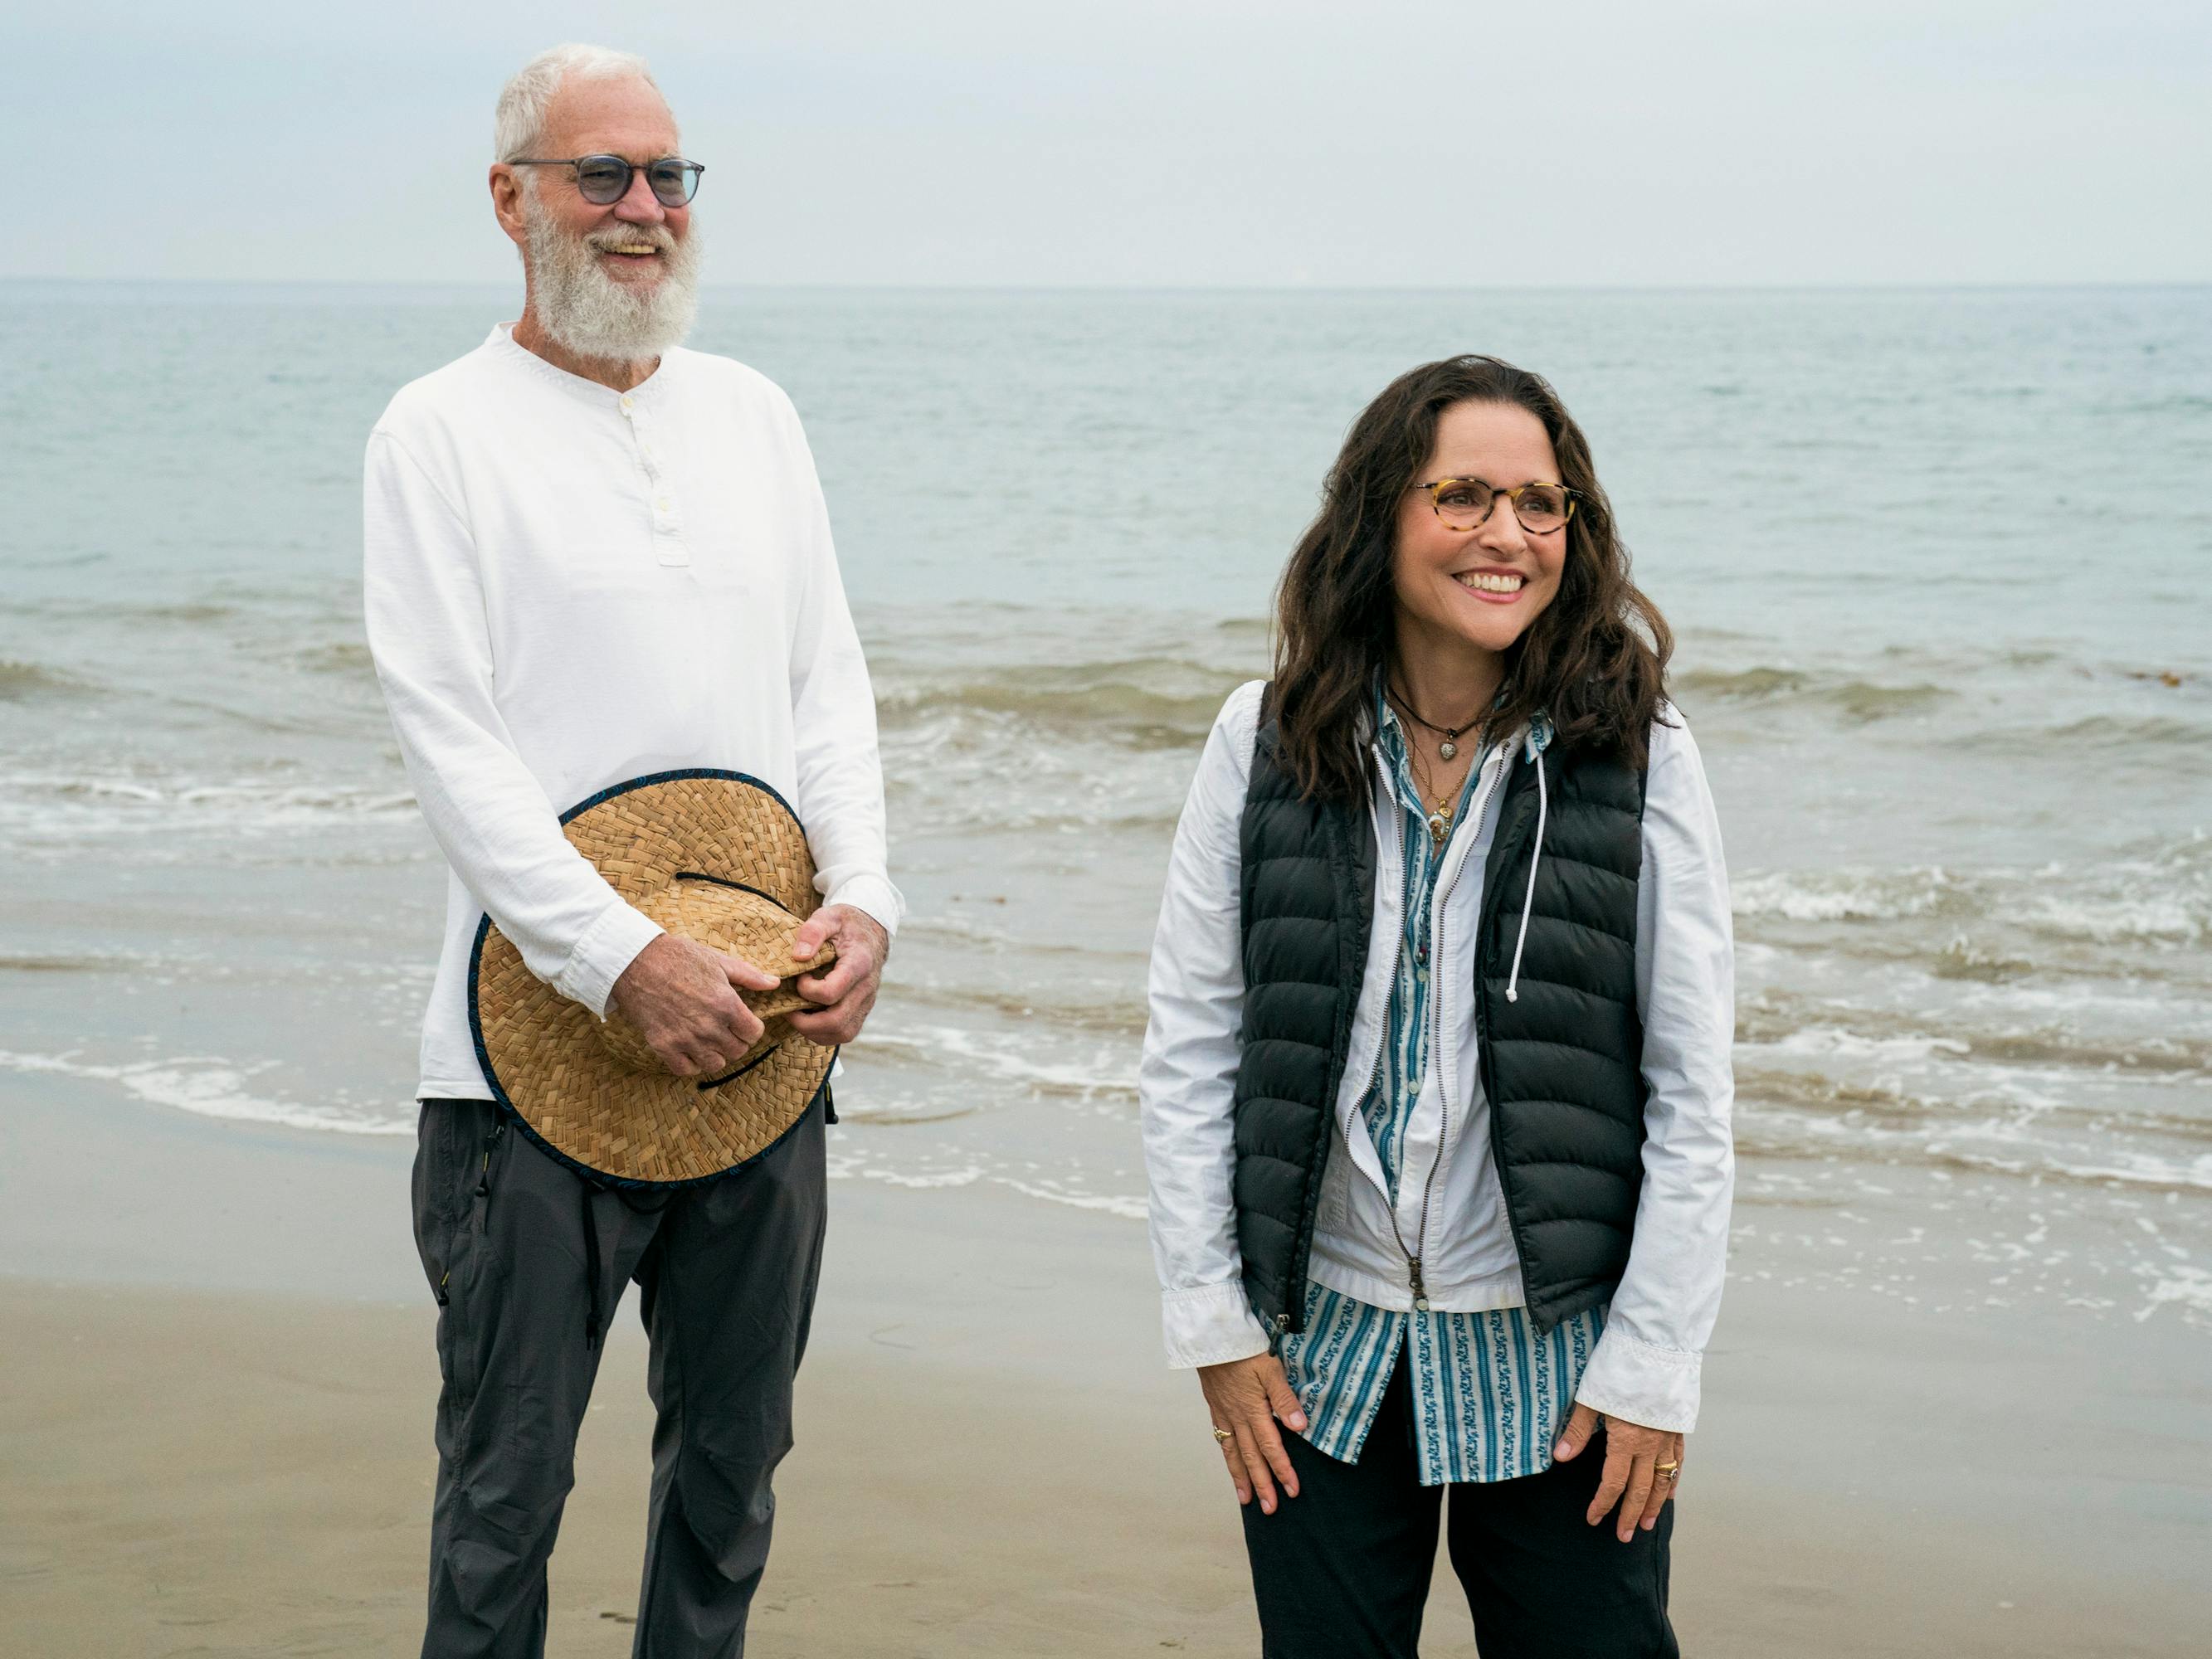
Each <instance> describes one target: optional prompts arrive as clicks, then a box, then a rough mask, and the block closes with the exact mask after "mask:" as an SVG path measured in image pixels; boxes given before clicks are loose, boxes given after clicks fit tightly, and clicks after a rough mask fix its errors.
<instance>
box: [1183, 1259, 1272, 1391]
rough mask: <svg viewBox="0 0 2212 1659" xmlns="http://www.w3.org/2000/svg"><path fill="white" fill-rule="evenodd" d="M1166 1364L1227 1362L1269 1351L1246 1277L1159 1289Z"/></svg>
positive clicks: (1189, 1366)
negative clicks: (1247, 1292) (1181, 1288)
mask: <svg viewBox="0 0 2212 1659" xmlns="http://www.w3.org/2000/svg"><path fill="white" fill-rule="evenodd" d="M1160 1325H1161V1329H1162V1331H1163V1333H1164V1335H1165V1336H1166V1338H1167V1347H1168V1364H1170V1366H1172V1367H1174V1368H1175V1369H1176V1370H1193V1369H1194V1368H1195V1367H1197V1366H1200V1365H1224V1364H1228V1363H1229V1361H1231V1360H1232V1359H1249V1358H1252V1357H1253V1356H1254V1355H1255V1354H1263V1353H1265V1352H1267V1328H1266V1327H1265V1326H1263V1325H1261V1323H1260V1322H1259V1321H1258V1320H1257V1319H1256V1318H1255V1317H1254V1316H1253V1314H1252V1304H1250V1303H1249V1302H1247V1301H1246V1300H1245V1299H1244V1286H1243V1284H1242V1282H1240V1281H1237V1280H1234V1279H1232V1280H1231V1281H1230V1282H1229V1283H1228V1284H1226V1285H1200V1286H1199V1287H1198V1288H1197V1289H1196V1290H1191V1291H1161V1292H1160Z"/></svg>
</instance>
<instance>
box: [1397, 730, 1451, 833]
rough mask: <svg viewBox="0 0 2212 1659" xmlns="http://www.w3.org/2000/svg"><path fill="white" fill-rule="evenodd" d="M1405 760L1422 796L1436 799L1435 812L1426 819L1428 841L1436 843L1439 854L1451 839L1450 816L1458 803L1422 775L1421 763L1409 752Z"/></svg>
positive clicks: (1447, 758)
mask: <svg viewBox="0 0 2212 1659" xmlns="http://www.w3.org/2000/svg"><path fill="white" fill-rule="evenodd" d="M1406 758H1407V760H1408V761H1412V762H1413V781H1414V782H1416V783H1417V784H1419V786H1420V789H1421V793H1422V794H1423V796H1429V795H1434V796H1435V797H1436V798H1437V810H1436V811H1433V812H1431V813H1430V814H1429V817H1428V825H1429V839H1430V840H1431V841H1432V842H1435V843H1436V850H1437V851H1438V852H1439V853H1441V852H1442V851H1443V846H1444V843H1445V842H1447V841H1449V840H1450V839H1451V827H1452V814H1453V813H1454V812H1455V811H1458V810H1459V806H1458V803H1457V802H1455V801H1454V800H1453V799H1452V798H1451V797H1450V796H1449V794H1447V793H1444V792H1443V791H1442V790H1440V789H1437V787H1435V786H1434V785H1433V784H1431V782H1430V781H1429V780H1428V779H1427V778H1426V777H1425V776H1424V775H1423V774H1422V770H1421V763H1419V761H1418V760H1414V759H1413V751H1412V750H1407V751H1406ZM1444 758H1445V759H1446V760H1449V759H1450V758H1451V757H1450V756H1449V755H1447V756H1445V757H1444Z"/></svg>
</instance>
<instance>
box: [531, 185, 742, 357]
mask: <svg viewBox="0 0 2212 1659" xmlns="http://www.w3.org/2000/svg"><path fill="white" fill-rule="evenodd" d="M522 220H523V224H524V227H525V228H526V231H527V233H528V236H529V243H530V246H529V249H528V254H527V258H528V266H529V273H530V287H531V299H532V302H533V303H534V304H535V306H536V307H537V309H538V323H539V324H540V325H542V326H543V327H544V330H545V332H546V335H547V337H549V338H550V339H551V340H552V342H553V343H555V344H556V345H557V346H559V347H561V348H562V349H563V350H566V351H573V352H574V353H575V354H576V356H579V357H596V358H600V359H604V360H606V361H609V362H620V363H635V362H644V361H646V360H647V358H650V357H658V356H659V355H660V354H661V353H662V352H664V351H665V350H667V349H669V348H670V347H671V346H673V345H676V344H678V343H681V342H682V340H683V338H684V336H685V335H686V334H689V333H690V331H691V324H692V321H693V319H695V318H696V317H697V315H698V313H699V255H700V252H701V248H700V242H699V233H698V231H697V230H696V228H694V229H690V230H687V231H686V233H685V234H684V236H683V237H682V238H681V239H680V240H679V239H677V238H672V237H671V236H670V235H669V234H668V233H667V232H666V231H665V230H663V229H660V228H657V227H655V228H648V229H646V230H644V231H642V232H641V233H639V240H645V241H650V242H653V243H656V244H658V245H659V246H660V247H661V249H662V250H663V252H662V253H661V256H660V257H661V259H662V261H663V269H662V271H661V277H660V280H659V282H658V283H654V284H653V287H651V288H650V289H645V288H632V287H630V286H629V284H628V283H620V282H617V281H616V280H615V279H614V278H613V277H612V276H608V275H607V273H606V272H605V270H602V269H601V268H600V265H599V256H598V255H597V254H596V253H595V252H593V251H592V246H591V239H590V238H588V237H582V236H571V235H568V234H566V233H564V232H563V231H562V230H561V229H560V228H557V227H556V225H554V223H553V222H552V221H551V219H550V216H548V215H547V214H546V213H545V212H544V210H543V209H541V208H540V207H538V204H537V203H536V202H535V201H532V200H531V199H530V197H529V196H528V195H527V194H526V195H525V197H524V201H523V209H522ZM593 234H596V235H601V236H605V237H607V238H608V239H609V240H612V238H613V235H614V233H612V232H595V233H593Z"/></svg>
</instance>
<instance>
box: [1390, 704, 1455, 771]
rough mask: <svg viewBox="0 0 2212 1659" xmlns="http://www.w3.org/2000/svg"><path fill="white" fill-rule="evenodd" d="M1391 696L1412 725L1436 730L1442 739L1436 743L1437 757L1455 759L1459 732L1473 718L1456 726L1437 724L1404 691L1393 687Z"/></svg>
mask: <svg viewBox="0 0 2212 1659" xmlns="http://www.w3.org/2000/svg"><path fill="white" fill-rule="evenodd" d="M1392 696H1393V699H1394V701H1395V702H1396V703H1397V705H1398V707H1399V708H1400V709H1401V710H1402V711H1403V712H1404V714H1406V716H1407V719H1409V720H1412V721H1413V724H1414V725H1416V726H1421V727H1423V728H1424V729H1425V730H1427V731H1431V732H1437V734H1438V735H1439V737H1440V738H1441V739H1442V741H1440V742H1439V743H1438V744H1437V755H1438V757H1441V758H1442V759H1444V760H1455V759H1457V758H1458V757H1459V734H1460V733H1461V732H1464V731H1466V730H1467V728H1468V726H1473V725H1474V719H1473V718H1469V719H1467V720H1462V721H1461V722H1460V723H1459V724H1458V725H1457V726H1438V725H1437V723H1436V722H1435V721H1434V720H1431V719H1429V718H1428V717H1427V716H1426V715H1425V714H1422V713H1421V711H1420V710H1419V709H1418V708H1414V707H1413V699H1412V698H1411V697H1409V696H1406V694H1405V693H1404V692H1402V691H1399V690H1395V688H1394V689H1393V692H1392Z"/></svg>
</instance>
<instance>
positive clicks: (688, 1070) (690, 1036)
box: [607, 933, 779, 1077]
mask: <svg viewBox="0 0 2212 1659" xmlns="http://www.w3.org/2000/svg"><path fill="white" fill-rule="evenodd" d="M778 983H779V981H777V979H776V977H775V975H773V974H771V973H768V972H766V971H764V970H763V969H758V968H756V967H754V966H753V965H752V963H750V962H747V961H745V960H744V959H743V958H742V957H733V956H729V955H726V954H725V953H724V952H722V951H714V950H709V949H708V947H707V946H705V945H697V944H694V943H693V942H692V941H691V940H690V939H684V938H681V937H679V936H678V935H677V934H674V933H663V934H662V935H661V936H660V937H659V939H655V940H653V943H652V944H650V945H647V946H646V947H645V949H643V950H642V951H639V952H638V953H637V955H636V956H635V957H634V958H633V959H632V960H631V962H630V964H629V967H627V968H625V969H623V973H622V977H621V978H620V979H618V980H617V981H615V988H614V993H613V994H612V995H611V996H610V997H609V998H608V999H607V1010H608V1012H610V1013H617V1014H620V1015H621V1016H622V1017H623V1018H624V1019H626V1020H628V1021H629V1023H630V1024H633V1025H635V1026H636V1027H637V1029H638V1030H639V1031H640V1032H641V1033H642V1034H643V1035H644V1037H645V1040H646V1042H647V1043H648V1044H650V1045H651V1047H652V1048H653V1053H654V1054H658V1055H659V1056H660V1063H661V1064H662V1065H664V1066H666V1067H668V1069H669V1070H670V1071H671V1072H673V1073H675V1074H676V1075H677V1076H678V1077H719V1076H720V1075H721V1074H722V1073H724V1072H726V1071H727V1070H728V1069H729V1068H730V1067H731V1066H733V1065H735V1064H736V1063H737V1061H738V1057H739V1056H740V1055H742V1054H744V1052H745V1050H746V1049H748V1048H751V1047H752V1046H753V1042H754V1040H755V1039H756V1038H757V1037H758V1036H760V1034H761V1030H762V1026H761V1022H760V1019H759V1018H758V1016H757V1015H756V1014H755V1013H754V1012H753V1011H752V1010H751V1009H750V1008H748V1007H746V1006H745V1005H744V1001H743V1000H742V999H740V998H739V997H738V991H739V990H746V991H771V990H774V989H775V987H776V985H777V984H778Z"/></svg>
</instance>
